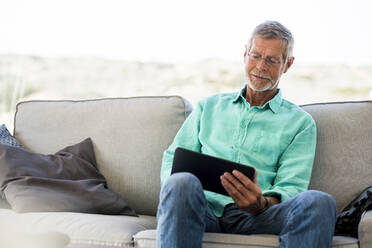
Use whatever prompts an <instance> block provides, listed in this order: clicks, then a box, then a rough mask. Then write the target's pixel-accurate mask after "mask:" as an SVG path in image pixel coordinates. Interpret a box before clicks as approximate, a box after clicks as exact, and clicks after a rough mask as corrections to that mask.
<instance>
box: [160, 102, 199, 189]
mask: <svg viewBox="0 0 372 248" xmlns="http://www.w3.org/2000/svg"><path fill="white" fill-rule="evenodd" d="M202 112H203V103H202V102H198V103H197V106H196V108H195V109H194V110H193V111H192V112H191V114H190V115H189V116H188V117H187V119H186V120H185V122H184V123H183V125H182V127H181V128H180V130H179V131H178V133H177V134H176V136H175V138H174V140H173V143H172V144H171V145H170V146H169V147H168V149H167V150H165V151H164V153H163V160H162V166H161V170H160V181H161V185H163V184H164V182H165V180H166V179H167V178H168V177H169V176H170V173H171V170H172V163H173V156H174V151H175V150H176V148H177V147H182V148H186V149H189V150H193V151H196V152H200V150H201V144H200V141H199V130H200V118H201V115H202Z"/></svg>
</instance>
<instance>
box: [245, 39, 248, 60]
mask: <svg viewBox="0 0 372 248" xmlns="http://www.w3.org/2000/svg"><path fill="white" fill-rule="evenodd" d="M244 46H245V51H244V63H245V62H246V58H247V53H248V46H247V44H245V45H244Z"/></svg>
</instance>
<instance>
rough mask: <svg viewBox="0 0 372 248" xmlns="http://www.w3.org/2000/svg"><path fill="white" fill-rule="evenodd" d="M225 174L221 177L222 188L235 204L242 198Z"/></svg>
mask: <svg viewBox="0 0 372 248" xmlns="http://www.w3.org/2000/svg"><path fill="white" fill-rule="evenodd" d="M225 174H226V173H225ZM225 174H224V175H222V176H221V183H222V186H223V187H224V188H225V190H226V191H227V193H228V194H229V195H230V196H231V197H232V198H233V200H234V201H235V202H239V201H240V200H241V199H242V198H244V197H243V195H242V194H241V193H240V191H239V190H238V189H237V188H236V187H235V186H234V185H233V184H232V183H231V181H230V178H229V175H225ZM229 174H230V173H229ZM230 177H232V175H231V174H230ZM235 180H236V179H235Z"/></svg>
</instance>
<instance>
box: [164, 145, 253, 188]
mask: <svg viewBox="0 0 372 248" xmlns="http://www.w3.org/2000/svg"><path fill="white" fill-rule="evenodd" d="M233 170H238V171H240V172H242V173H243V174H244V175H246V176H247V177H248V178H249V179H251V180H252V181H253V178H254V172H255V169H254V168H253V167H251V166H248V165H243V164H239V163H235V162H232V161H229V160H225V159H221V158H217V157H213V156H210V155H206V154H202V153H199V152H195V151H191V150H188V149H184V148H181V147H178V148H177V149H176V151H175V153H174V158H173V165H172V172H171V174H173V173H177V172H190V173H192V174H194V175H195V176H196V177H197V178H199V180H200V182H201V184H202V186H203V189H205V190H209V191H213V192H216V193H219V194H223V195H228V193H227V192H226V190H225V188H224V187H223V186H222V184H221V179H220V176H222V175H223V173H225V172H230V173H231V172H232V171H233Z"/></svg>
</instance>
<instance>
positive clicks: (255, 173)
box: [253, 170, 258, 184]
mask: <svg viewBox="0 0 372 248" xmlns="http://www.w3.org/2000/svg"><path fill="white" fill-rule="evenodd" d="M257 175H258V171H257V170H255V171H254V177H253V182H254V183H255V184H257Z"/></svg>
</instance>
